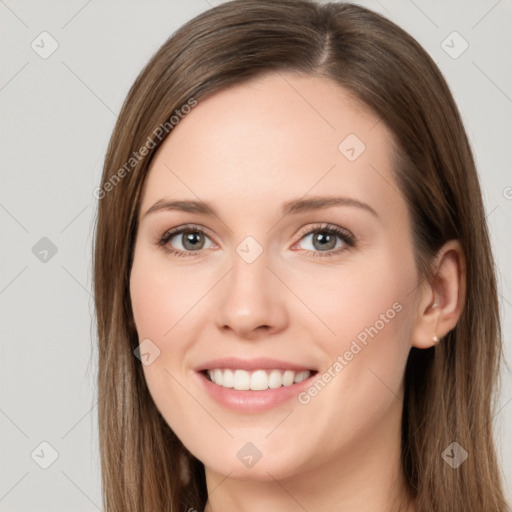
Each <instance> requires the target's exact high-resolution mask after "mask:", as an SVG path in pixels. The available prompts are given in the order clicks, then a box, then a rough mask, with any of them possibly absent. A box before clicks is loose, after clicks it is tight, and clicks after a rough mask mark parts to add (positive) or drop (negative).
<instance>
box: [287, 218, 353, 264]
mask: <svg viewBox="0 0 512 512" xmlns="http://www.w3.org/2000/svg"><path fill="white" fill-rule="evenodd" d="M300 236H301V240H305V241H306V243H305V244H304V245H305V246H306V247H305V250H306V252H310V253H312V256H332V255H334V254H338V253H340V252H341V251H344V250H347V249H349V248H351V247H354V246H355V238H354V236H353V235H352V234H351V233H350V232H349V231H346V230H345V229H342V228H339V227H338V226H332V225H329V224H324V225H321V226H315V227H314V228H313V229H311V228H310V229H309V230H308V231H306V232H302V233H301V234H300ZM299 243H300V242H299ZM297 245H298V244H295V245H294V246H293V247H292V249H294V248H296V247H297Z"/></svg>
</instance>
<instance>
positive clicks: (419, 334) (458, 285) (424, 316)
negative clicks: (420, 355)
mask: <svg viewBox="0 0 512 512" xmlns="http://www.w3.org/2000/svg"><path fill="white" fill-rule="evenodd" d="M465 297H466V262H465V259H464V252H463V250H462V246H461V245H460V242H459V241H458V240H450V241H448V242H446V243H445V244H444V245H443V247H441V249H439V251H438V253H437V255H436V257H435V259H434V262H433V264H432V273H431V275H430V277H429V278H428V279H426V280H425V282H424V283H423V284H422V286H421V287H420V289H419V297H418V301H417V310H416V320H415V323H414V328H413V335H412V340H411V344H412V346H413V347H416V348H429V347H431V346H433V345H436V344H437V342H438V341H440V340H441V338H442V337H443V336H445V335H446V334H448V332H449V331H451V330H452V329H453V328H454V327H455V326H456V325H457V322H458V321H459V318H460V316H461V314H462V310H463V308H464V302H465Z"/></svg>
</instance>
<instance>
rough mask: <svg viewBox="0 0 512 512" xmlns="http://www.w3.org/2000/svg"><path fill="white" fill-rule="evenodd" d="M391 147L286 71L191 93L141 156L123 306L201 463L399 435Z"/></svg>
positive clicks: (399, 260)
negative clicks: (172, 123)
mask: <svg viewBox="0 0 512 512" xmlns="http://www.w3.org/2000/svg"><path fill="white" fill-rule="evenodd" d="M392 152H393V149H392V141H391V136H390V134H389V132H388V131H387V129H386V128H385V127H384V125H383V124H382V123H379V120H378V119H377V118H376V117H375V116H374V115H372V114H371V113H369V112H368V111H367V110H366V109H365V108H364V107H363V106H361V105H360V104H359V103H358V102H356V101H355V100H354V98H353V97H351V96H350V95H349V94H348V93H347V92H346V91H345V90H344V89H342V88H340V87H339V86H338V85H336V84H335V83H334V82H332V81H330V80H327V79H324V78H319V77H313V76H305V75H299V74H294V73H289V72H287V73H272V74H268V75H265V76H262V77H258V78H257V79H253V80H251V81H250V82H247V83H245V84H243V85H238V86H235V87H232V88H230V89H227V90H224V91H221V92H219V93H216V94H214V95H212V96H211V97H209V98H207V99H205V100H204V101H201V102H200V103H199V104H198V105H197V106H195V107H194V108H192V110H191V112H190V113H189V114H188V115H186V116H185V117H184V118H183V119H182V120H181V121H180V122H179V124H178V125H177V126H176V127H175V128H174V129H173V130H172V133H171V134H170V136H169V137H168V138H167V139H166V140H165V142H164V143H163V144H162V146H161V148H160V149H159V151H158V153H157V154H156V156H155V158H154V160H153V162H152V164H151V168H150V171H149V175H148V177H147V179H146V182H145V184H144V189H143V195H142V203H141V208H140V213H139V228H138V233H137V239H136V245H135V255H134V262H133V268H132V272H131V281H130V291H131V300H132V306H133V313H134V318H135V323H136V328H137V332H138V335H139V340H140V343H141V344H142V345H141V352H142V354H143V356H142V361H143V362H144V366H143V368H144V374H145V378H146V381H147V384H148V386H149V390H150V392H151V395H152V397H153V400H154V402H155V404H156V406H157V408H158V409H159V411H160V412H161V414H162V415H163V417H164V418H165V420H166V421H167V423H168V424H169V426H170V427H171V428H172V429H173V430H174V432H175V433H176V434H177V436H178V437H179V438H180V439H181V440H182V442H183V443H184V445H185V446H186V447H187V448H188V449H189V450H190V451H191V452H192V453H193V454H194V455H195V456H196V457H197V458H199V459H200V460H201V461H202V462H203V463H204V464H205V465H206V467H207V468H208V470H210V471H213V472H218V473H220V474H223V475H227V474H230V476H231V477H235V478H255V479H270V478H278V479H280V478H285V477H289V476H292V475H294V474H296V473H297V472H305V471H309V470H312V469H314V468H316V467H318V466H320V465H323V464H334V463H336V464H341V465H342V467H347V468H350V470H351V471H353V470H354V468H355V467H356V466H357V464H359V463H360V464H363V463H366V462H367V461H368V460H369V459H370V458H372V457H379V456H380V457H382V455H383V454H384V453H386V450H389V447H390V446H396V445H397V444H398V442H399V441H398V440H399V435H400V415H401V408H402V399H403V391H402V380H403V373H404V367H405V363H406V359H407V355H408V352H409V350H410V347H411V333H412V330H413V328H414V322H415V311H416V309H417V307H416V304H417V294H416V293H415V289H416V285H417V283H418V274H417V270H416V266H415V261H414V255H413V246H412V238H411V226H410V217H409V214H408V210H407V206H406V203H405V200H404V198H403V197H402V195H401V194H400V192H399V188H398V185H397V182H396V179H395V177H394V175H393V168H392ZM168 203H173V204H174V205H171V204H168ZM205 203H207V205H208V206H209V207H210V208H211V210H209V209H208V207H207V206H206V205H205ZM155 205H157V206H155ZM166 205H167V206H166ZM150 209H152V211H151V212H149V213H148V210H150ZM212 210H213V213H212ZM170 230H175V231H176V232H175V233H174V234H170V235H169V236H168V237H167V238H164V241H163V242H162V243H161V244H160V245H159V242H160V241H161V240H162V238H163V237H164V235H165V234H166V233H167V232H169V231H170ZM180 230H183V231H182V232H180ZM170 251H172V252H170ZM174 251H175V252H174ZM210 378H212V379H213V380H214V381H215V382H212V381H211V380H210ZM304 379H305V380H304ZM349 461H350V463H349ZM344 464H346V466H343V465H344Z"/></svg>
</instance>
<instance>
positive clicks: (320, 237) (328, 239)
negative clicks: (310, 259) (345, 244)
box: [313, 233, 335, 249]
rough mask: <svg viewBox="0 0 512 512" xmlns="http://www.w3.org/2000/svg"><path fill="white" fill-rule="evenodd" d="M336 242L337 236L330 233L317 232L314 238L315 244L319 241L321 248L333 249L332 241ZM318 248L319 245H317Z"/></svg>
mask: <svg viewBox="0 0 512 512" xmlns="http://www.w3.org/2000/svg"><path fill="white" fill-rule="evenodd" d="M333 241H334V242H335V238H334V237H333V236H332V235H331V234H329V233H317V235H316V237H314V238H313V245H315V242H319V244H320V246H319V247H320V248H324V249H325V248H328V249H332V248H333V247H334V245H333V244H332V242H333ZM315 248H317V249H318V247H315Z"/></svg>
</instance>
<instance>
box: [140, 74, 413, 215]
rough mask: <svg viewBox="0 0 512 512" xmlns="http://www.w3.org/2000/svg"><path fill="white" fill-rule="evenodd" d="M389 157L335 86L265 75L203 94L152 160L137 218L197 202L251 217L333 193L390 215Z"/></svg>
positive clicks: (385, 137) (372, 124)
mask: <svg viewBox="0 0 512 512" xmlns="http://www.w3.org/2000/svg"><path fill="white" fill-rule="evenodd" d="M392 157H393V142H392V136H391V134H390V132H389V131H388V130H387V129H386V127H385V126H384V124H383V123H381V122H380V121H379V119H378V118H377V117H376V116H375V115H374V114H373V113H372V112H370V110H369V109H368V108H366V106H365V105H363V104H362V103H361V102H360V101H359V100H358V99H356V98H355V97H354V96H353V95H351V94H350V93H349V92H348V91H346V90H344V89H343V88H341V87H340V86H339V85H338V84H336V83H334V82H333V81H331V80H329V79H326V78H323V77H317V76H310V75H301V74H297V73H290V72H286V73H285V72H279V73H277V72H274V73H269V74H267V75H263V76H260V77H257V78H256V79H252V80H250V81H248V82H245V83H242V84H239V85H235V86H232V87H229V88H227V89H224V90H222V91H220V92H217V93H214V94H212V95H211V96H209V97H207V98H206V99H204V100H201V101H200V102H199V104H198V105H197V106H195V107H194V108H193V109H192V110H191V112H190V113H189V114H187V115H186V116H184V118H183V119H182V120H180V122H179V124H178V125H177V126H175V127H174V128H173V130H172V132H171V133H170V135H169V136H168V137H167V138H166V140H165V141H164V142H163V144H162V145H161V147H160V148H159V150H158V152H157V154H156V155H155V158H154V159H153V162H152V164H151V167H150V170H149V174H148V176H147V178H146V183H145V186H144V193H143V201H142V203H143V204H142V208H141V211H145V209H147V208H148V207H150V206H151V205H152V204H153V203H154V202H156V201H158V200H160V199H162V198H185V197H186V198H188V199H197V198H198V197H199V198H202V199H204V200H208V202H212V203H215V204H217V205H219V209H222V205H226V206H227V205H232V206H234V207H236V208H238V209H239V210H240V209H242V210H243V211H250V212H252V213H258V212H259V210H261V208H262V207H265V208H271V207H272V203H273V202H275V206H276V209H277V208H278V206H279V205H280V204H281V203H282V202H283V201H284V200H286V199H289V198H291V197H300V196H304V195H305V194H313V195H320V194H324V195H325V194H335V193H338V192H339V193H342V194H344V195H353V196H356V197H357V199H360V200H364V201H366V202H373V203H374V204H375V205H376V209H377V208H381V209H382V208H384V209H385V208H386V207H391V208H392V209H393V208H395V207H396V206H397V197H396V196H399V192H398V186H397V185H396V184H394V180H395V178H394V171H393V162H392V160H393V158H392ZM398 199H400V198H398ZM402 202H403V201H402ZM401 206H402V207H403V206H404V205H403V204H402V205H401ZM395 209H396V208H395Z"/></svg>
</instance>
